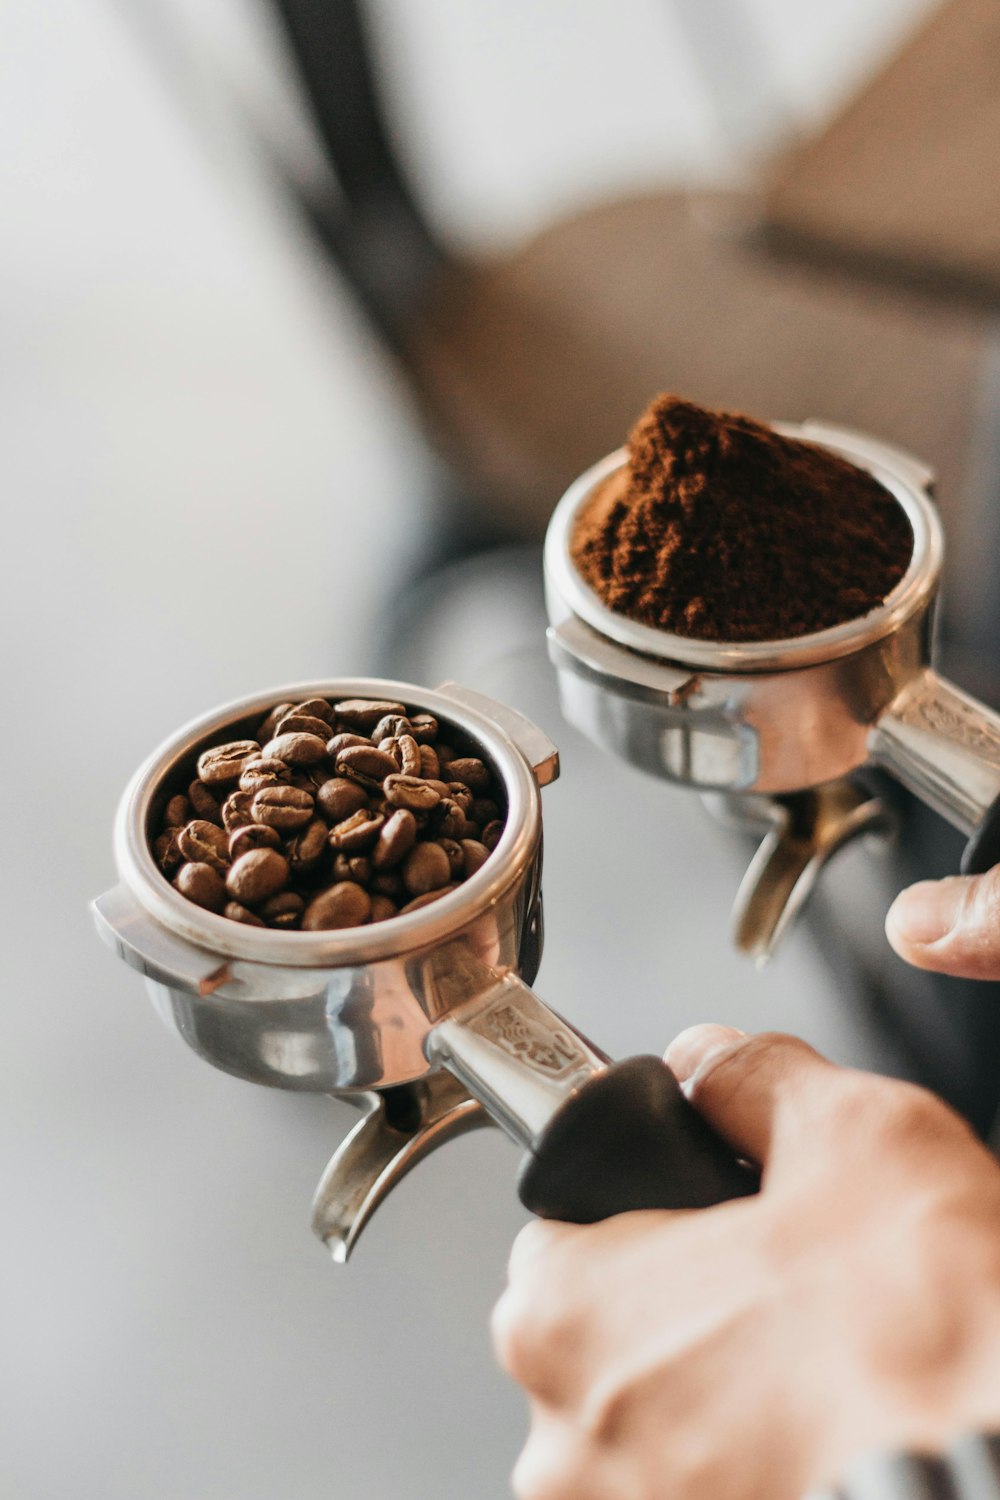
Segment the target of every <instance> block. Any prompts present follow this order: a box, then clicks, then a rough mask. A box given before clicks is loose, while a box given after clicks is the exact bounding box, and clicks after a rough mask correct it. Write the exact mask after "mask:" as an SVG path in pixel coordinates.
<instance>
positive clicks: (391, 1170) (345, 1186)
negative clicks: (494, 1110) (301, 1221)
mask: <svg viewBox="0 0 1000 1500" xmlns="http://www.w3.org/2000/svg"><path fill="white" fill-rule="evenodd" d="M352 1102H358V1103H360V1105H361V1107H362V1108H363V1109H364V1110H365V1116H364V1119H363V1120H361V1122H360V1123H359V1124H358V1125H356V1126H355V1127H354V1129H353V1130H352V1131H351V1133H350V1135H348V1136H347V1138H346V1139H345V1140H344V1141H343V1143H342V1144H341V1145H340V1146H339V1147H338V1148H337V1150H336V1151H335V1152H334V1154H333V1156H332V1157H331V1158H330V1162H329V1164H328V1166H327V1168H326V1171H325V1172H324V1173H323V1176H322V1178H321V1179H320V1183H319V1186H318V1187H317V1189H316V1195H315V1197H314V1198H313V1220H312V1227H313V1231H314V1233H315V1234H317V1235H318V1236H319V1238H320V1239H321V1240H322V1241H323V1243H324V1244H325V1245H326V1247H327V1249H328V1250H329V1251H330V1253H331V1255H332V1256H333V1258H334V1260H335V1261H337V1262H338V1263H339V1264H341V1265H343V1264H344V1263H345V1262H346V1261H347V1260H348V1258H349V1256H350V1254H351V1251H352V1250H353V1249H354V1246H355V1244H356V1242H357V1239H358V1236H359V1235H360V1233H361V1231H362V1230H363V1229H364V1227H365V1225H366V1224H367V1223H368V1220H369V1219H370V1218H371V1216H372V1214H373V1213H374V1212H375V1210H376V1208H378V1206H379V1204H380V1203H381V1202H382V1200H383V1199H384V1198H386V1197H387V1196H388V1194H389V1193H390V1192H391V1191H392V1189H393V1188H394V1187H395V1186H396V1184H397V1183H398V1182H401V1181H402V1179H403V1178H404V1177H405V1176H406V1174H407V1172H409V1171H411V1170H412V1168H413V1167H415V1166H416V1165H417V1163H418V1162H420V1161H422V1160H423V1159H424V1157H425V1156H428V1155H429V1154H430V1152H431V1151H434V1150H436V1148H437V1147H438V1146H443V1145H444V1144H445V1142H446V1141H451V1140H455V1139H457V1137H458V1136H460V1135H467V1134H468V1132H469V1131H470V1130H481V1129H482V1128H483V1127H484V1126H487V1125H493V1123H494V1122H493V1120H491V1118H490V1116H489V1115H488V1114H487V1113H486V1111H485V1109H484V1108H483V1106H482V1105H481V1104H480V1103H479V1102H478V1100H476V1099H473V1098H472V1096H471V1094H469V1093H468V1092H467V1091H466V1089H465V1088H464V1087H463V1086H462V1084H460V1083H459V1082H458V1080H457V1079H455V1078H453V1077H452V1075H451V1074H450V1073H446V1072H443V1071H442V1072H437V1073H430V1074H428V1076H427V1077H426V1078H423V1079H421V1080H420V1081H419V1082H417V1083H403V1084H398V1085H397V1086H396V1087H394V1088H389V1089H384V1090H379V1091H378V1092H371V1093H367V1094H363V1095H360V1096H356V1100H354V1101H352Z"/></svg>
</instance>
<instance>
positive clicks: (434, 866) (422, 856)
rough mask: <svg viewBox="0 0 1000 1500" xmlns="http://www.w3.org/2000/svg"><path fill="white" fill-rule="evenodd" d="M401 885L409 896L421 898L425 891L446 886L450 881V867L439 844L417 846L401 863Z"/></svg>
mask: <svg viewBox="0 0 1000 1500" xmlns="http://www.w3.org/2000/svg"><path fill="white" fill-rule="evenodd" d="M402 874H403V884H404V886H405V887H406V889H407V891H408V892H409V893H410V895H411V896H423V895H424V894H425V893H426V892H427V891H433V890H436V889H437V888H438V887H439V886H442V885H447V884H448V882H449V881H450V880H451V865H450V864H449V863H448V856H447V854H445V852H444V850H443V849H442V848H441V845H440V844H417V846H416V848H415V849H412V850H411V851H410V853H409V854H408V855H407V856H406V859H405V860H404V861H403V870H402Z"/></svg>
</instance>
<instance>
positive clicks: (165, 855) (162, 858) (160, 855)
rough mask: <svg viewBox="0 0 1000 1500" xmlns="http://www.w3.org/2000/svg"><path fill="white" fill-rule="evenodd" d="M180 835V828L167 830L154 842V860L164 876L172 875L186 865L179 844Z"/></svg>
mask: <svg viewBox="0 0 1000 1500" xmlns="http://www.w3.org/2000/svg"><path fill="white" fill-rule="evenodd" d="M179 833H180V829H179V828H165V829H164V830H163V832H162V833H161V834H159V835H158V837H157V838H155V839H154V840H153V858H154V859H155V860H156V863H157V864H158V865H159V867H160V869H161V870H162V871H163V873H164V875H172V874H173V872H174V871H175V870H176V869H178V868H179V867H180V866H181V865H182V864H183V863H184V855H183V853H182V851H181V846H180V844H179V843H178V842H177V838H178V835H179Z"/></svg>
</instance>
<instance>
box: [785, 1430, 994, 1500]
mask: <svg viewBox="0 0 1000 1500" xmlns="http://www.w3.org/2000/svg"><path fill="white" fill-rule="evenodd" d="M808 1500H1000V1437H980V1436H972V1437H965V1438H961V1439H960V1440H959V1441H958V1442H957V1443H955V1445H954V1446H953V1447H952V1448H951V1449H950V1450H949V1451H948V1453H947V1454H945V1455H944V1457H941V1458H924V1457H921V1456H919V1455H917V1454H912V1453H891V1454H890V1453H880V1454H875V1455H873V1456H871V1457H868V1458H864V1459H862V1460H860V1462H858V1463H855V1464H852V1465H851V1468H850V1469H849V1470H848V1473H847V1474H846V1476H845V1478H844V1480H843V1481H842V1482H841V1484H840V1486H839V1488H837V1489H836V1490H831V1491H829V1492H828V1493H826V1494H824V1495H819V1494H817V1495H815V1496H813V1497H808Z"/></svg>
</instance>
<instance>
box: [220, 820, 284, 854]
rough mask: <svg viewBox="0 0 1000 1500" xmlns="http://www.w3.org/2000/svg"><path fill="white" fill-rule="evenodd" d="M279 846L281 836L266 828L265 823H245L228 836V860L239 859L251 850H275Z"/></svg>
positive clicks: (274, 829)
mask: <svg viewBox="0 0 1000 1500" xmlns="http://www.w3.org/2000/svg"><path fill="white" fill-rule="evenodd" d="M280 844H281V835H280V834H279V832H278V830H277V829H276V828H268V826H267V824H266V823H246V824H244V826H243V827H242V828H234V829H233V831H232V833H231V834H230V835H229V858H230V859H234V860H235V859H239V857H240V855H241V854H249V853H250V850H251V849H277V848H279V846H280Z"/></svg>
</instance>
